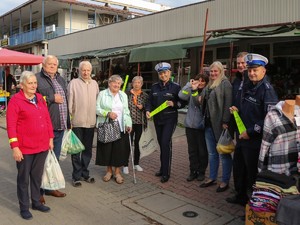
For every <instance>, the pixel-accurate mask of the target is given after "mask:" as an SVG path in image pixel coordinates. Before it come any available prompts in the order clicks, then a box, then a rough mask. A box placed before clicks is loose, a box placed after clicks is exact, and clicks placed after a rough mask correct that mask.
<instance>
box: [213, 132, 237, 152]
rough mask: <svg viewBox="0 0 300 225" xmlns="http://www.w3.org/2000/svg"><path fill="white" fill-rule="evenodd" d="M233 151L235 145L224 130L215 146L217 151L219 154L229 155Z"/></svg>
mask: <svg viewBox="0 0 300 225" xmlns="http://www.w3.org/2000/svg"><path fill="white" fill-rule="evenodd" d="M234 149H235V145H234V142H233V140H232V137H231V136H230V134H229V131H228V129H224V130H223V131H222V134H221V136H220V138H219V141H218V144H217V151H218V152H219V153H220V154H231V153H232V152H233V151H234Z"/></svg>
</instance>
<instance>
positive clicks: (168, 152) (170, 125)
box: [154, 118, 177, 176]
mask: <svg viewBox="0 0 300 225" xmlns="http://www.w3.org/2000/svg"><path fill="white" fill-rule="evenodd" d="M154 125H155V130H156V136H157V141H158V144H159V146H160V163H161V166H160V171H161V172H162V175H163V176H170V174H171V161H172V135H173V133H174V131H175V129H176V125H177V118H176V119H169V120H168V121H167V123H165V124H157V123H154Z"/></svg>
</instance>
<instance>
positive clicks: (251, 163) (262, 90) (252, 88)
mask: <svg viewBox="0 0 300 225" xmlns="http://www.w3.org/2000/svg"><path fill="white" fill-rule="evenodd" d="M245 61H246V63H247V68H248V77H249V82H244V83H243V85H241V86H240V87H239V90H238V92H237V95H236V99H235V101H234V102H235V106H232V107H230V111H231V112H233V111H238V113H239V115H240V117H241V119H242V121H243V123H244V125H245V127H246V131H244V132H243V133H241V134H240V135H239V137H238V139H237V145H236V149H235V154H234V156H235V157H234V159H233V160H234V163H233V174H234V184H235V188H236V192H237V193H236V195H234V196H233V197H229V198H227V199H226V201H227V202H229V203H233V204H240V205H245V204H246V203H247V201H248V199H249V195H250V194H251V193H252V185H253V184H254V183H255V180H256V175H257V172H258V170H257V163H258V157H259V151H260V145H261V141H262V133H263V125H264V119H265V116H266V114H267V112H268V110H269V109H270V107H272V106H273V105H275V104H276V103H277V102H278V98H277V95H276V93H275V90H274V89H273V87H272V86H271V85H270V83H269V82H268V80H267V76H266V68H265V66H266V65H267V63H268V59H267V58H266V57H264V56H262V55H259V54H252V53H250V54H247V55H246V56H245Z"/></svg>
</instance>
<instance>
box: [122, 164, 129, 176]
mask: <svg viewBox="0 0 300 225" xmlns="http://www.w3.org/2000/svg"><path fill="white" fill-rule="evenodd" d="M123 173H124V174H129V170H128V166H124V167H123Z"/></svg>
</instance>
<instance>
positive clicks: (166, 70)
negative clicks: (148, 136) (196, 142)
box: [145, 62, 184, 183]
mask: <svg viewBox="0 0 300 225" xmlns="http://www.w3.org/2000/svg"><path fill="white" fill-rule="evenodd" d="M170 69H171V65H170V64H169V63H166V62H162V63H159V64H157V65H156V66H155V70H156V71H157V73H158V76H159V82H157V83H155V84H153V85H152V87H151V91H150V94H149V101H148V103H147V104H146V107H145V109H146V116H147V118H148V119H149V118H150V112H151V111H153V110H155V109H156V108H157V107H158V106H160V105H161V104H162V103H164V102H165V101H167V105H168V107H167V108H165V109H164V110H163V111H161V112H159V113H157V114H156V115H154V118H153V119H154V125H155V130H156V135H157V140H158V143H159V146H160V162H161V167H160V170H159V171H158V172H157V173H156V174H155V176H158V177H160V176H161V180H160V181H161V182H162V183H165V182H167V181H168V180H169V178H170V172H171V159H172V135H173V133H174V131H175V128H176V124H177V119H178V112H177V109H178V108H182V107H183V106H184V102H183V101H182V100H180V99H179V97H178V93H179V91H180V90H181V87H180V86H179V85H178V84H177V83H174V82H172V81H171V80H170V79H171V70H170Z"/></svg>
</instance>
